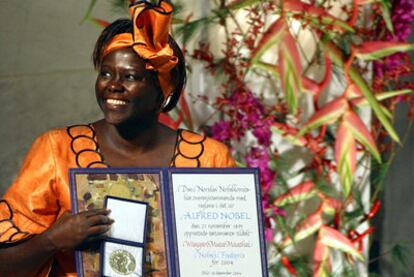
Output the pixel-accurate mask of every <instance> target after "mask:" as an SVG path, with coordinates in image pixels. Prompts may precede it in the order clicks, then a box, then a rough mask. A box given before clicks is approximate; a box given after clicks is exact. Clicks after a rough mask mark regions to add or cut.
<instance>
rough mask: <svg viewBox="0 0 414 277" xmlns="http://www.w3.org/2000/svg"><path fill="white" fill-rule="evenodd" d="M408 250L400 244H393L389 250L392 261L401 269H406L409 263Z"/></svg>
mask: <svg viewBox="0 0 414 277" xmlns="http://www.w3.org/2000/svg"><path fill="white" fill-rule="evenodd" d="M409 257H410V251H409V250H408V248H407V247H405V246H402V245H400V244H396V245H394V247H393V248H392V250H391V258H392V261H393V262H394V263H396V264H399V265H401V266H402V267H403V269H405V270H407V269H408V265H409Z"/></svg>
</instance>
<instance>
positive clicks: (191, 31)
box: [176, 17, 212, 44]
mask: <svg viewBox="0 0 414 277" xmlns="http://www.w3.org/2000/svg"><path fill="white" fill-rule="evenodd" d="M211 22H212V19H211V18H209V17H203V18H200V19H197V20H194V21H190V22H187V23H185V24H183V25H181V26H179V27H177V29H176V35H177V37H181V39H182V42H183V44H186V43H187V42H189V41H190V39H191V38H194V37H195V33H196V32H198V31H200V30H202V29H206V28H207V25H208V24H210V23H211Z"/></svg>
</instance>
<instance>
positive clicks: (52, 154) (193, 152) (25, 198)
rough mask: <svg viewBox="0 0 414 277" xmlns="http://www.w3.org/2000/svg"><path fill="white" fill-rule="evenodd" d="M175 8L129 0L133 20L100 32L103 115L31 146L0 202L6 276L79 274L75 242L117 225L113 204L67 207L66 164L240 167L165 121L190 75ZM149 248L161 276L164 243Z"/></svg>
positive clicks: (0, 253) (215, 145)
mask: <svg viewBox="0 0 414 277" xmlns="http://www.w3.org/2000/svg"><path fill="white" fill-rule="evenodd" d="M171 13H172V6H171V4H169V3H167V2H164V1H161V2H160V4H159V6H154V5H152V4H149V3H147V2H142V1H138V2H137V3H135V4H134V5H133V6H132V7H131V16H132V20H129V19H123V20H117V21H115V22H114V23H112V24H111V25H109V26H108V27H107V28H106V29H105V30H104V31H103V32H102V34H101V36H100V37H99V39H98V41H97V43H96V47H95V51H94V56H93V57H94V64H95V67H96V69H97V70H98V76H97V79H96V85H95V89H96V98H97V101H98V104H99V107H100V108H101V110H102V112H103V115H104V118H103V119H101V120H99V121H96V122H94V123H90V124H85V125H76V126H71V127H67V128H60V129H54V130H51V131H48V132H46V133H44V134H43V135H41V136H39V137H38V138H37V139H36V141H35V142H34V144H33V145H32V147H31V149H30V151H29V153H28V154H27V156H26V159H25V161H24V163H23V166H22V169H21V170H20V173H19V176H18V177H17V179H16V181H15V182H14V183H13V184H12V186H11V187H10V188H9V190H8V191H7V192H6V194H5V195H4V199H3V200H1V201H0V272H1V273H2V274H4V275H5V276H11V275H13V276H33V275H35V276H72V275H74V274H75V265H74V258H73V252H72V250H73V249H75V248H77V247H81V246H82V247H87V246H88V244H89V243H91V242H93V241H96V240H98V239H100V237H101V235H102V234H103V233H105V232H106V231H107V230H108V229H109V228H110V225H111V224H112V222H113V221H112V220H111V219H110V218H109V217H108V213H109V211H108V210H105V209H96V210H88V211H85V212H81V213H79V214H76V215H71V214H70V213H69V211H70V209H71V206H70V197H69V180H68V170H69V168H74V167H108V166H115V167H124V166H128V167H159V166H177V167H232V166H234V160H233V159H232V157H231V156H230V154H229V151H228V149H227V148H226V146H224V145H223V144H221V143H219V142H217V141H215V140H212V139H210V138H206V137H204V136H202V135H198V134H195V133H192V132H190V131H186V130H173V129H170V128H168V127H166V126H164V125H162V124H161V123H159V121H158V116H159V114H160V113H161V112H163V111H168V110H170V109H172V108H173V107H174V106H175V105H176V103H177V101H178V98H179V96H180V93H181V90H182V89H183V86H184V83H185V76H186V75H185V63H184V58H183V55H182V53H181V50H180V49H179V47H178V46H177V44H176V43H175V42H174V40H173V39H172V38H171V37H170V36H169V34H168V30H169V25H170V22H171ZM160 230H162V228H156V230H153V232H154V233H153V234H152V235H151V236H153V237H154V239H155V241H160V240H162V236H163V234H162V233H160ZM148 252H149V253H148V255H150V256H151V257H152V258H151V259H147V261H148V265H146V268H147V269H148V272H147V274H146V276H164V275H165V272H166V264H165V257H164V253H163V251H160V249H157V248H156V247H154V248H153V249H151V250H149V251H148ZM154 257H155V258H154ZM6 260H7V261H8V262H7V264H6V263H4V261H6ZM149 272H152V273H149Z"/></svg>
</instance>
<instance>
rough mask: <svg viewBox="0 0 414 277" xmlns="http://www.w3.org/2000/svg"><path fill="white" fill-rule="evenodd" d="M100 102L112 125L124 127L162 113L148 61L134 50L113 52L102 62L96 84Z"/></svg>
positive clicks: (126, 49)
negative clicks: (122, 125) (123, 124)
mask: <svg viewBox="0 0 414 277" xmlns="http://www.w3.org/2000/svg"><path fill="white" fill-rule="evenodd" d="M95 92H96V99H97V101H98V104H99V107H100V108H101V110H102V111H103V113H104V116H105V120H106V121H107V122H108V123H110V124H114V125H117V124H122V123H126V122H134V121H139V120H143V119H147V118H153V116H155V115H156V114H158V111H159V107H160V105H161V103H160V102H161V101H160V91H159V90H157V89H156V88H155V86H154V85H153V83H152V82H151V79H150V78H149V74H148V72H147V71H146V70H145V63H144V61H143V60H142V59H141V58H139V56H138V55H137V54H136V53H135V52H134V51H133V50H132V49H131V48H121V49H118V50H115V51H113V52H111V53H109V54H108V55H107V56H105V58H104V59H103V61H102V64H101V66H100V69H99V74H98V77H97V79H96V84H95Z"/></svg>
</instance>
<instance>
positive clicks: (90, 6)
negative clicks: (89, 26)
mask: <svg viewBox="0 0 414 277" xmlns="http://www.w3.org/2000/svg"><path fill="white" fill-rule="evenodd" d="M95 5H96V0H91V2H89V6H88V9H87V10H86V13H85V15H84V16H83V19H82V20H81V22H80V23H81V24H82V23H83V22H85V21H86V20H87V19H88V18H89V16H90V15H91V13H92V10H93V8H94V7H95Z"/></svg>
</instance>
